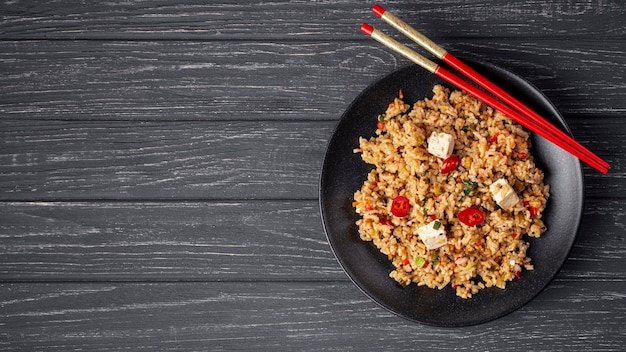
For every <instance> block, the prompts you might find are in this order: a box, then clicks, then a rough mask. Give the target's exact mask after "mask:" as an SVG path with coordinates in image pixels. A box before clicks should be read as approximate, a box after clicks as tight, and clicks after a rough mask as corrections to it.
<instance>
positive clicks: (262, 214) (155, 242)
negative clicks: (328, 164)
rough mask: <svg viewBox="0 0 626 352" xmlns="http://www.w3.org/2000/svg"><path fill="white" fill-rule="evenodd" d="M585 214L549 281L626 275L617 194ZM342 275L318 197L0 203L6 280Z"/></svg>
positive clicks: (0, 256)
mask: <svg viewBox="0 0 626 352" xmlns="http://www.w3.org/2000/svg"><path fill="white" fill-rule="evenodd" d="M584 213H585V215H584V216H583V219H582V223H581V228H580V231H579V234H578V237H577V239H576V242H575V244H574V247H573V249H572V252H571V253H570V257H569V259H568V260H567V261H566V263H565V265H564V267H563V268H562V270H561V272H560V274H559V275H558V276H557V279H556V280H557V281H558V282H560V281H562V280H577V281H590V282H604V281H616V282H619V281H621V282H624V276H623V272H624V269H623V268H624V267H626V242H625V241H624V238H623V233H624V230H625V227H624V224H626V212H625V211H624V205H623V202H622V201H618V200H613V201H606V200H589V201H588V202H587V205H586V207H585V212H584ZM349 235H350V234H346V236H349ZM353 235H354V236H356V233H355V234H353ZM539 243H540V242H539ZM535 265H541V263H535ZM346 279H347V278H346V276H345V274H344V273H343V271H342V270H341V268H340V266H339V264H338V262H337V261H336V260H335V258H334V256H333V255H332V253H331V250H330V247H329V245H328V243H327V241H326V237H325V235H324V230H323V228H322V223H321V220H320V215H319V210H318V205H317V202H316V201H285V200H277V201H265V200H262V201H228V202H225V201H222V202H167V203H164V202H132V203H128V202H114V203H111V202H105V203H101V202H98V203H93V202H19V203H12V202H0V280H4V281H44V282H45V281H61V282H67V281H84V280H91V281H109V280H113V281H119V280H124V281H140V280H148V281H151V280H158V281H170V282H175V281H181V280H182V281H189V280H192V281H198V280H199V281H232V280H234V281H242V280H243V281H254V280H258V281H263V282H267V281H272V280H279V281H285V280H296V281H303V280H304V281H306V280H318V281H324V280H346Z"/></svg>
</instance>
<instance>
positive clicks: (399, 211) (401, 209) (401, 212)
mask: <svg viewBox="0 0 626 352" xmlns="http://www.w3.org/2000/svg"><path fill="white" fill-rule="evenodd" d="M410 209H411V204H410V203H409V199H408V198H407V197H405V196H397V197H395V198H394V199H393V202H392V203H391V213H392V214H393V215H394V216H397V217H399V218H403V217H405V216H407V215H408V214H409V210H410Z"/></svg>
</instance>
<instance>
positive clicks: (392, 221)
mask: <svg viewBox="0 0 626 352" xmlns="http://www.w3.org/2000/svg"><path fill="white" fill-rule="evenodd" d="M433 92H434V96H433V98H432V99H425V100H420V101H417V102H416V103H415V104H414V105H413V106H412V107H411V106H410V105H408V104H406V103H405V102H404V101H403V97H402V92H400V97H399V98H396V99H394V101H393V102H391V103H390V104H389V107H388V108H387V111H386V112H384V114H381V116H380V120H382V121H381V122H380V123H379V126H378V127H379V128H378V129H377V130H376V136H375V137H372V138H370V139H365V138H361V139H360V147H359V148H358V149H355V152H359V153H361V156H362V158H363V160H364V161H365V162H366V163H369V164H372V165H374V166H375V168H374V169H373V170H372V171H371V172H370V173H369V175H368V177H367V180H366V181H365V182H364V183H363V185H362V187H361V189H360V190H358V191H357V192H356V193H355V194H354V203H353V205H354V207H355V208H356V212H357V213H358V214H360V219H359V220H358V221H357V225H358V228H359V234H360V237H361V239H362V240H364V241H371V242H372V243H373V244H374V245H375V246H376V247H377V248H378V249H380V251H381V252H382V253H383V254H385V255H387V257H388V258H389V260H390V261H391V262H392V263H393V265H394V266H395V270H393V271H392V272H391V273H390V274H389V276H390V277H391V278H393V279H395V280H396V281H397V282H398V283H400V284H401V285H403V286H405V285H409V284H411V283H416V284H417V285H425V286H428V287H430V288H438V289H442V288H444V287H445V286H447V285H448V284H450V285H451V286H452V287H453V288H454V289H456V294H457V295H458V296H460V297H462V298H470V297H472V295H473V294H475V293H477V292H478V291H479V290H480V289H483V288H485V287H492V286H495V287H499V288H501V289H504V288H505V286H506V283H507V281H511V280H513V279H515V278H516V277H517V278H520V279H521V280H523V275H522V274H521V272H522V270H523V269H526V270H532V268H533V266H532V265H531V263H530V261H531V259H530V258H529V257H528V256H527V255H526V251H527V250H528V247H529V244H528V242H526V241H525V240H524V238H525V236H532V237H539V236H540V235H541V234H542V233H543V232H544V231H545V230H546V227H545V226H544V224H543V222H542V220H541V215H542V212H543V210H544V208H545V205H546V201H547V198H548V196H549V186H548V185H546V184H544V183H543V178H544V174H543V172H542V171H541V170H539V169H538V168H537V167H536V166H535V163H534V161H533V157H532V155H531V154H530V147H531V145H530V144H531V141H530V139H529V133H528V132H526V131H525V130H524V129H523V128H522V127H521V126H520V125H518V124H517V123H515V122H514V121H512V120H511V119H509V118H508V117H507V116H505V115H503V114H502V113H500V112H499V111H495V110H493V109H492V108H490V107H488V106H486V105H485V104H484V103H482V102H480V101H478V100H476V99H475V98H473V97H472V96H470V95H468V94H466V93H464V92H460V91H454V92H452V93H450V91H449V90H448V89H446V88H444V87H443V86H439V85H437V86H435V87H434V88H433ZM434 131H436V132H445V133H447V134H450V135H452V136H454V138H455V144H454V151H453V153H454V154H455V155H457V156H458V157H459V158H460V166H459V167H458V168H457V169H456V170H455V171H452V172H450V173H448V174H447V175H444V174H442V172H441V166H442V161H443V159H441V158H439V157H436V156H434V155H431V154H430V153H429V152H428V150H427V139H428V137H429V136H430V135H431V133H432V132H434ZM499 179H505V180H506V181H507V182H508V184H509V185H511V186H512V188H513V189H514V191H515V193H516V194H517V196H518V197H519V201H518V202H517V203H516V204H515V205H514V206H513V207H512V208H511V209H509V210H504V209H502V208H501V207H500V206H499V205H498V204H497V203H496V202H495V200H494V199H493V197H492V194H491V193H490V190H489V186H490V185H491V184H492V183H493V182H495V181H497V180H499ZM397 196H404V197H406V198H408V200H409V202H410V211H409V213H408V215H406V216H404V217H398V216H394V215H393V214H392V212H391V204H392V201H393V199H394V198H396V197H397ZM473 206H474V207H477V208H478V209H480V210H481V212H482V214H483V215H484V222H483V223H482V224H479V225H475V226H468V225H466V224H463V223H462V222H461V221H459V219H458V213H459V212H460V211H462V210H464V209H467V208H470V207H473ZM433 220H435V221H438V222H440V224H441V227H442V228H443V229H445V236H446V240H447V243H446V244H445V245H443V246H442V247H439V248H436V249H431V250H428V249H427V248H426V246H425V244H424V242H423V241H422V240H421V238H420V236H418V234H417V229H418V228H419V227H421V226H423V225H425V224H427V223H432V221H433Z"/></svg>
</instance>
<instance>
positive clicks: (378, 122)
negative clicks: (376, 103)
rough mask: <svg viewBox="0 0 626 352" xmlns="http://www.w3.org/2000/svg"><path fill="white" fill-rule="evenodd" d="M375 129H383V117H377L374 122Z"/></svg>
mask: <svg viewBox="0 0 626 352" xmlns="http://www.w3.org/2000/svg"><path fill="white" fill-rule="evenodd" d="M376 127H377V128H378V129H379V130H382V129H385V115H378V121H376Z"/></svg>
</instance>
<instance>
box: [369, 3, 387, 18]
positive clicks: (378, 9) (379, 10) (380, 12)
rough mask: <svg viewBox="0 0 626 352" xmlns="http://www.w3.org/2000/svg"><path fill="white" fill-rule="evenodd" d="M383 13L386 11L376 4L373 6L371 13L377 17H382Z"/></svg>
mask: <svg viewBox="0 0 626 352" xmlns="http://www.w3.org/2000/svg"><path fill="white" fill-rule="evenodd" d="M385 11H386V10H385V9H384V8H383V7H382V6H380V5H378V4H375V5H374V7H372V12H373V13H374V14H375V15H376V16H378V17H383V14H384V13H385Z"/></svg>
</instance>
